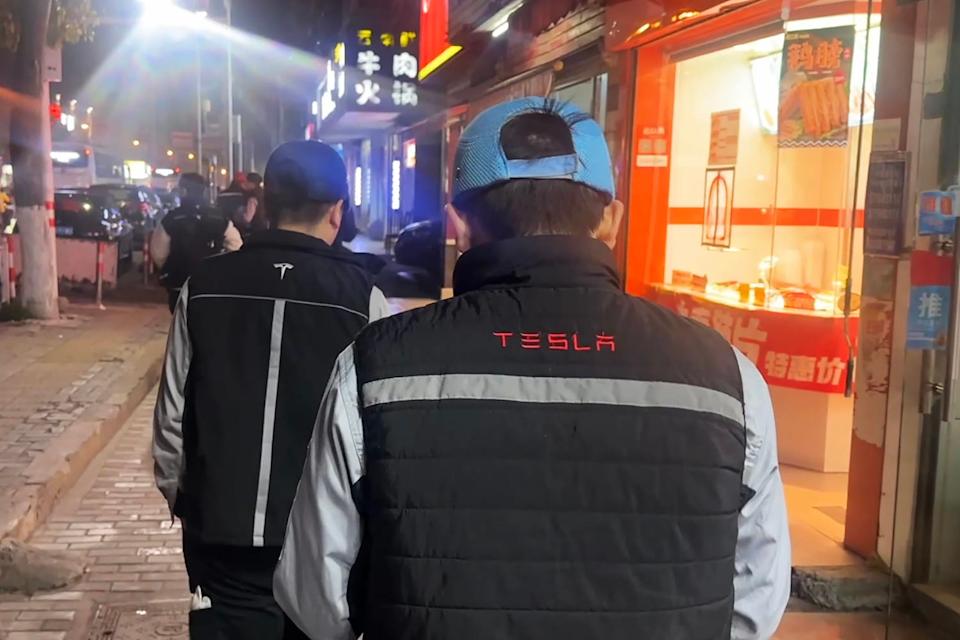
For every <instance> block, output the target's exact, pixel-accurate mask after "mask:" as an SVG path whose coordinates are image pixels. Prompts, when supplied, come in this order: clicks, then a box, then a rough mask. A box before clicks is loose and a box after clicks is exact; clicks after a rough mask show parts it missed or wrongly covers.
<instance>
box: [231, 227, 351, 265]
mask: <svg viewBox="0 0 960 640" xmlns="http://www.w3.org/2000/svg"><path fill="white" fill-rule="evenodd" d="M261 248H267V249H285V250H287V251H291V250H292V251H304V252H306V253H313V254H316V255H320V256H324V257H326V258H334V259H339V260H347V261H349V262H353V263H355V264H357V261H356V260H354V259H353V255H352V254H351V253H349V252H346V251H340V250H338V249H336V248H334V247H331V246H330V245H328V244H327V243H326V242H324V241H323V240H321V239H320V238H314V237H313V236H308V235H307V234H305V233H299V232H297V231H285V230H283V229H268V230H266V231H257V232H255V233H253V234H252V235H251V236H250V238H249V239H247V240H246V241H245V242H244V243H243V248H242V249H241V250H250V249H261Z"/></svg>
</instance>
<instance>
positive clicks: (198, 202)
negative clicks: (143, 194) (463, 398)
mask: <svg viewBox="0 0 960 640" xmlns="http://www.w3.org/2000/svg"><path fill="white" fill-rule="evenodd" d="M208 195H209V191H208V186H207V183H206V180H204V178H203V176H201V175H200V174H199V173H185V174H183V175H182V176H181V177H180V196H181V203H180V206H179V207H177V208H176V209H174V210H173V211H171V212H170V213H169V214H167V215H166V216H164V218H163V220H161V221H160V224H159V225H157V228H156V229H154V231H153V235H152V236H151V237H150V256H151V258H152V259H153V262H154V264H155V265H156V266H157V273H158V279H159V281H160V284H161V285H163V287H164V288H165V289H166V290H167V301H168V304H169V306H170V312H171V313H172V312H173V309H174V307H175V306H176V304H177V298H179V297H180V288H181V287H182V286H183V283H184V282H186V281H187V278H189V277H190V274H191V273H193V270H194V269H196V267H197V265H198V264H199V263H200V261H201V260H203V259H204V258H206V257H208V256H212V255H216V254H218V253H220V252H222V251H236V250H237V249H239V248H240V247H241V246H243V240H242V239H241V237H240V233H239V232H238V231H237V228H236V227H235V226H234V225H233V223H232V222H230V220H229V219H227V218H225V217H224V216H223V215H221V213H220V212H219V211H217V210H216V209H214V208H213V207H211V206H209V204H208V203H209V200H210V199H209V197H208Z"/></svg>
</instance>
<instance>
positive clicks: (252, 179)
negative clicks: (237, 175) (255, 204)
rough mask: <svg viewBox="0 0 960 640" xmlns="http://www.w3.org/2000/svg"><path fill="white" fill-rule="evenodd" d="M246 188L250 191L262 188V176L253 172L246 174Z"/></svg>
mask: <svg viewBox="0 0 960 640" xmlns="http://www.w3.org/2000/svg"><path fill="white" fill-rule="evenodd" d="M247 186H248V188H250V189H262V188H263V176H261V175H260V174H259V173H257V172H255V171H251V172H250V173H248V174H247Z"/></svg>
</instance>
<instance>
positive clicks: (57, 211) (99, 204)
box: [53, 190, 134, 261]
mask: <svg viewBox="0 0 960 640" xmlns="http://www.w3.org/2000/svg"><path fill="white" fill-rule="evenodd" d="M53 212H54V217H55V220H56V226H57V236H58V237H61V238H90V239H97V240H107V241H111V242H116V243H117V251H118V254H119V259H120V260H121V261H125V260H128V259H130V258H132V256H133V244H134V242H133V227H132V226H131V225H130V223H129V222H127V221H126V220H125V219H124V217H123V215H122V214H121V213H120V210H119V208H117V206H116V204H115V203H114V202H113V201H112V200H111V199H110V198H109V196H98V195H93V194H89V193H86V192H84V191H80V190H76V191H66V190H65V191H58V192H56V193H55V194H54V209H53Z"/></svg>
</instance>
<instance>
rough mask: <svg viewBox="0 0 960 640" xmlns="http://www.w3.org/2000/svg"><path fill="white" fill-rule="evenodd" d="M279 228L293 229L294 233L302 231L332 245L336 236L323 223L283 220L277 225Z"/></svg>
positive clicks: (284, 229)
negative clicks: (331, 235) (331, 234)
mask: <svg viewBox="0 0 960 640" xmlns="http://www.w3.org/2000/svg"><path fill="white" fill-rule="evenodd" d="M277 229H279V230H281V231H293V232H294V233H302V234H304V235H307V236H310V237H313V238H316V239H318V240H323V241H324V242H326V243H327V244H328V245H332V244H333V241H334V238H335V237H336V236H334V237H333V238H331V237H328V236H330V232H329V231H328V229H326V228H324V225H323V224H322V223H321V224H305V223H297V222H283V223H280V224H278V225H277Z"/></svg>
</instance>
